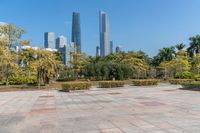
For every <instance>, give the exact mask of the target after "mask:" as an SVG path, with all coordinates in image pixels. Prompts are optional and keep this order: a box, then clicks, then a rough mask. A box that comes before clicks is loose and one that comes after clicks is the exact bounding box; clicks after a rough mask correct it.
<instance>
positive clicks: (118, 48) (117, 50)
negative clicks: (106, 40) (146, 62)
mask: <svg viewBox="0 0 200 133" xmlns="http://www.w3.org/2000/svg"><path fill="white" fill-rule="evenodd" d="M115 52H116V53H120V52H122V46H121V45H118V46H117V47H116V50H115Z"/></svg>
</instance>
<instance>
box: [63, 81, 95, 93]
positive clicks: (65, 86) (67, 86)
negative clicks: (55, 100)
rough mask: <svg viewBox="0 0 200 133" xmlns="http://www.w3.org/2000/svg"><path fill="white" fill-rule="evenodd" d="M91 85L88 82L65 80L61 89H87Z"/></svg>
mask: <svg viewBox="0 0 200 133" xmlns="http://www.w3.org/2000/svg"><path fill="white" fill-rule="evenodd" d="M90 87H91V83H90V82H66V83H64V84H62V91H70V90H88V89H90Z"/></svg>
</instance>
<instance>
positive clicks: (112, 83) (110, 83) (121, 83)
mask: <svg viewBox="0 0 200 133" xmlns="http://www.w3.org/2000/svg"><path fill="white" fill-rule="evenodd" d="M124 84H125V83H124V81H100V82H99V87H100V88H115V87H123V86H124Z"/></svg>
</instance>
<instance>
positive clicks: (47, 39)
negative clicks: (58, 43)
mask: <svg viewBox="0 0 200 133" xmlns="http://www.w3.org/2000/svg"><path fill="white" fill-rule="evenodd" d="M54 36H55V35H54V32H45V33H44V48H52V49H55V37H54Z"/></svg>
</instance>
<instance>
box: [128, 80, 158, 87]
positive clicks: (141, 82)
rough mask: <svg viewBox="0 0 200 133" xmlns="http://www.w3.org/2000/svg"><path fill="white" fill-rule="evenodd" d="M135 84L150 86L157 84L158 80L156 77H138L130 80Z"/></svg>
mask: <svg viewBox="0 0 200 133" xmlns="http://www.w3.org/2000/svg"><path fill="white" fill-rule="evenodd" d="M132 82H133V84H134V85H135V86H151V85H158V82H159V80H157V79H142V80H141V79H139V80H133V81H132Z"/></svg>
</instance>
